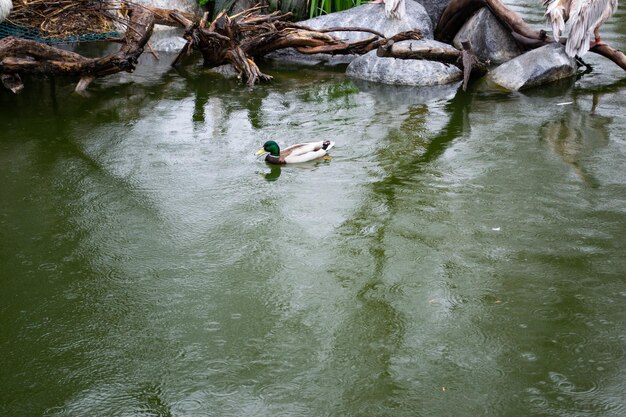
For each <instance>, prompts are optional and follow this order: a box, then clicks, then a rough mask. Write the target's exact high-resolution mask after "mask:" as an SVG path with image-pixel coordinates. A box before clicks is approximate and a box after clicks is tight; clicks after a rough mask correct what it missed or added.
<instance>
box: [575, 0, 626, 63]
mask: <svg viewBox="0 0 626 417" xmlns="http://www.w3.org/2000/svg"><path fill="white" fill-rule="evenodd" d="M616 9H617V1H614V0H613V1H612V0H572V8H571V10H570V19H569V24H570V30H569V37H568V38H567V43H566V44H565V52H567V54H568V55H569V56H576V55H578V56H583V54H585V53H586V52H587V51H588V50H589V42H590V41H591V36H592V35H593V31H594V30H595V29H596V28H597V27H600V26H601V25H602V24H603V23H604V22H605V21H606V20H607V19H608V18H609V17H611V15H612V14H613V13H614V12H615V10H616Z"/></svg>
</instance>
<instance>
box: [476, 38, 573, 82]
mask: <svg viewBox="0 0 626 417" xmlns="http://www.w3.org/2000/svg"><path fill="white" fill-rule="evenodd" d="M577 69H578V68H577V66H576V61H575V60H574V58H571V57H569V56H568V55H567V54H566V53H565V47H564V46H563V45H559V44H555V43H552V44H548V45H546V46H542V47H541V48H538V49H535V50H532V51H530V52H526V53H525V54H523V55H520V56H518V57H517V58H513V59H512V60H510V61H508V62H506V63H504V64H502V65H500V66H499V67H497V68H496V69H494V70H493V71H491V72H490V73H489V74H488V75H487V77H486V81H487V82H488V83H493V84H495V85H496V87H500V88H504V89H506V90H510V91H517V90H522V89H525V88H531V87H536V86H539V85H542V84H547V83H550V82H553V81H557V80H560V79H562V78H567V77H571V76H573V75H575V74H576V71H577Z"/></svg>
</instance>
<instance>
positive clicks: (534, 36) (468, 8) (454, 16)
mask: <svg viewBox="0 0 626 417" xmlns="http://www.w3.org/2000/svg"><path fill="white" fill-rule="evenodd" d="M481 7H488V8H489V9H490V10H491V12H492V13H493V14H494V16H495V17H496V18H497V19H498V20H499V21H500V22H501V23H502V24H503V25H504V26H505V27H506V28H508V30H509V31H510V32H511V34H512V35H513V37H514V39H515V40H516V41H517V42H518V44H519V45H520V46H521V47H523V48H524V49H535V48H538V47H540V46H543V45H546V44H548V43H551V42H555V39H554V38H552V37H550V36H548V35H547V33H546V31H545V30H535V29H533V28H531V27H530V26H529V25H528V23H526V22H525V21H524V19H522V17H521V16H520V15H519V14H518V13H516V12H514V11H513V10H510V9H509V8H508V7H506V6H505V5H504V4H503V3H502V1H501V0H452V1H451V2H450V3H449V4H448V7H446V9H445V10H444V12H443V13H442V15H441V17H440V19H439V23H438V24H437V28H436V30H435V38H436V39H438V40H441V41H443V42H451V41H452V39H453V38H454V36H455V35H456V34H457V32H458V31H459V30H460V29H461V27H462V26H463V25H464V24H465V22H466V21H467V20H468V19H469V18H470V17H471V16H472V15H473V14H474V13H475V12H476V10H478V9H480V8H481ZM556 41H557V42H561V43H565V40H564V39H558V40H556ZM590 51H591V52H594V53H597V54H599V55H602V56H604V57H605V58H608V59H610V60H611V61H613V62H614V63H615V64H616V65H618V66H619V67H621V68H622V69H624V70H626V55H624V53H623V52H622V51H619V50H616V49H614V48H611V47H610V46H608V45H596V46H594V47H593V48H591V49H590Z"/></svg>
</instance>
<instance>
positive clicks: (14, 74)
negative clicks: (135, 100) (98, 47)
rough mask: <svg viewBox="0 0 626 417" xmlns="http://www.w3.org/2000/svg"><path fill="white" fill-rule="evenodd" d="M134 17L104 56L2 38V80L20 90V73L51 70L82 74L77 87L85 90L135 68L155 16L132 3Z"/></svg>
mask: <svg viewBox="0 0 626 417" xmlns="http://www.w3.org/2000/svg"><path fill="white" fill-rule="evenodd" d="M129 17H130V20H129V22H128V24H127V25H128V28H127V30H126V35H125V36H124V38H123V39H122V46H121V48H120V50H119V51H118V52H117V53H115V54H111V55H107V56H104V57H101V58H87V57H84V56H82V55H80V54H77V53H75V52H71V51H66V50H62V49H59V48H55V47H53V46H49V45H46V44H41V43H38V42H35V41H31V40H26V39H18V38H14V37H7V38H4V39H2V40H0V74H2V83H3V85H4V86H5V87H7V88H9V89H10V90H11V91H13V92H16V93H17V92H19V91H20V90H21V89H22V88H23V85H22V82H21V80H20V77H19V74H28V73H31V74H49V75H57V74H59V75H69V76H77V77H80V81H79V82H78V85H77V86H76V91H77V92H81V91H83V90H85V89H86V88H87V87H88V86H89V84H90V83H91V82H92V81H93V80H94V79H96V78H97V77H103V76H106V75H110V74H114V73H117V72H121V71H126V72H133V71H134V70H135V66H136V64H137V60H138V58H139V56H140V55H141V54H142V53H143V50H144V47H145V45H146V43H147V42H148V40H149V39H150V36H151V35H152V29H153V28H154V16H153V14H152V13H150V12H149V11H148V10H146V9H144V8H141V7H135V6H133V7H131V8H130V11H129Z"/></svg>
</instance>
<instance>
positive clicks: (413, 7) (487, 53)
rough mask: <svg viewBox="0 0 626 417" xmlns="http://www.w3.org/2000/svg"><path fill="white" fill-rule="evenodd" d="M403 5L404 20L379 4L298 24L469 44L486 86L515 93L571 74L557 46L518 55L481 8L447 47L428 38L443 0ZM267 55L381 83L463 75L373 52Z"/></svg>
mask: <svg viewBox="0 0 626 417" xmlns="http://www.w3.org/2000/svg"><path fill="white" fill-rule="evenodd" d="M405 1H406V11H407V16H406V18H405V19H403V20H396V19H388V18H387V17H386V16H385V13H384V5H383V4H366V5H363V6H359V7H355V8H353V9H349V10H346V11H343V12H338V13H332V14H329V15H324V16H319V17H316V18H313V19H309V20H305V21H303V22H300V23H301V24H302V25H305V26H309V27H311V28H314V29H321V28H331V27H364V28H368V29H372V30H376V31H379V32H381V33H383V34H384V35H385V36H387V37H389V36H393V35H394V34H396V33H398V32H402V31H406V30H415V29H418V30H420V31H421V32H422V34H423V35H424V39H423V40H421V41H405V42H418V43H422V44H426V45H432V46H433V47H453V46H454V47H456V48H457V49H460V48H461V42H464V41H469V42H470V44H471V46H472V52H473V53H474V55H476V56H477V57H478V58H479V59H481V60H483V61H487V62H489V64H490V65H491V66H492V69H491V71H490V73H489V74H488V75H487V76H486V79H487V80H488V84H489V85H494V86H495V87H496V88H498V89H505V90H511V91H515V90H521V89H525V88H531V87H536V86H538V85H542V84H546V83H549V82H553V81H556V80H558V79H561V78H566V77H571V76H572V75H574V74H576V71H577V66H576V62H575V61H574V60H573V59H571V58H569V57H567V55H566V54H565V53H564V48H563V46H561V45H558V44H551V45H547V46H545V47H542V48H539V49H535V50H532V51H530V52H526V53H522V50H520V48H519V47H518V45H517V43H516V42H515V40H514V39H513V37H512V36H511V35H510V33H509V32H508V31H507V30H506V29H505V28H504V27H503V26H502V25H501V24H500V23H499V22H498V20H497V19H496V18H495V17H494V16H493V14H492V13H491V11H489V9H487V8H482V9H480V10H478V11H477V12H476V13H475V14H474V16H472V17H471V18H470V19H469V20H468V21H467V22H466V23H465V25H464V26H463V27H462V29H461V30H460V31H459V32H458V33H457V35H456V37H455V39H454V41H453V46H450V45H446V44H442V43H440V42H437V41H434V40H433V33H434V28H435V27H436V23H437V22H438V21H439V18H440V16H441V13H442V12H443V10H444V9H445V7H446V6H447V4H448V3H449V0H417V1H416V0H405ZM332 35H334V36H337V37H339V38H342V39H346V40H349V41H354V40H357V39H362V38H365V37H368V36H372V35H371V34H369V33H366V32H333V33H332ZM416 45H417V44H416ZM269 57H270V58H271V59H277V60H283V61H290V62H298V63H305V64H310V65H317V64H324V65H337V64H348V66H347V69H346V73H347V74H348V75H349V76H350V77H353V78H355V79H362V80H367V81H372V82H376V83H382V84H392V85H411V86H431V85H443V84H449V83H453V82H456V81H458V80H461V79H462V77H463V74H462V72H461V71H460V70H459V69H458V68H457V67H456V66H454V65H450V64H443V63H440V62H435V61H427V60H417V59H398V58H388V57H378V56H377V55H376V51H372V52H370V53H368V54H366V55H363V56H330V55H322V54H317V55H303V54H299V53H297V52H296V51H294V50H283V51H280V52H277V53H273V54H271V55H269ZM497 65H499V66H497Z"/></svg>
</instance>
